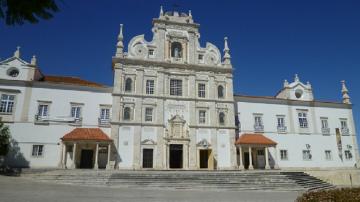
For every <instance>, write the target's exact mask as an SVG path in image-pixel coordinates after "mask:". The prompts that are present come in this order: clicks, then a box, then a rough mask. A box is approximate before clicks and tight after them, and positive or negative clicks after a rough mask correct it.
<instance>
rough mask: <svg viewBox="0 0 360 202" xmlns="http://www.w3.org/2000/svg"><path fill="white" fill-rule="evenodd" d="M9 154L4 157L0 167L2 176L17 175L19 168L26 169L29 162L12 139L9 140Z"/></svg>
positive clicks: (19, 171)
mask: <svg viewBox="0 0 360 202" xmlns="http://www.w3.org/2000/svg"><path fill="white" fill-rule="evenodd" d="M10 143H11V144H10V145H11V146H10V149H9V153H8V154H7V155H6V157H5V159H4V162H3V164H2V165H1V167H0V174H4V175H15V176H16V175H19V174H20V173H21V168H28V167H29V161H27V160H26V159H25V157H24V155H23V154H22V153H21V151H20V147H19V143H18V142H17V141H15V140H14V139H11V140H10Z"/></svg>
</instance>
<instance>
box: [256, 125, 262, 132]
mask: <svg viewBox="0 0 360 202" xmlns="http://www.w3.org/2000/svg"><path fill="white" fill-rule="evenodd" d="M254 131H255V132H264V126H263V125H254Z"/></svg>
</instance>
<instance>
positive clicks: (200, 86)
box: [198, 83, 205, 98]
mask: <svg viewBox="0 0 360 202" xmlns="http://www.w3.org/2000/svg"><path fill="white" fill-rule="evenodd" d="M198 96H199V97H203V98H204V97H205V84H203V83H199V84H198Z"/></svg>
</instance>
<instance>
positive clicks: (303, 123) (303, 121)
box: [298, 112, 309, 128]
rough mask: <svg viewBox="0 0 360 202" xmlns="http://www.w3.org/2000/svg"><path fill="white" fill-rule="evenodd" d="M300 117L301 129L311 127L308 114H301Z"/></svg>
mask: <svg viewBox="0 0 360 202" xmlns="http://www.w3.org/2000/svg"><path fill="white" fill-rule="evenodd" d="M298 117H299V125H300V128H308V127H309V125H308V120H307V113H306V112H299V113H298Z"/></svg>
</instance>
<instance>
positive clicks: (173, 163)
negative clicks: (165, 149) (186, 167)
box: [169, 144, 183, 168]
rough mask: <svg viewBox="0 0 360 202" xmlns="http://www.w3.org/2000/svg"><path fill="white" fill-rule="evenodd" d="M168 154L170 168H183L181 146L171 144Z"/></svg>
mask: <svg viewBox="0 0 360 202" xmlns="http://www.w3.org/2000/svg"><path fill="white" fill-rule="evenodd" d="M169 153H170V156H169V157H170V159H169V164H170V168H183V145H182V144H171V145H170V152H169Z"/></svg>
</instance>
